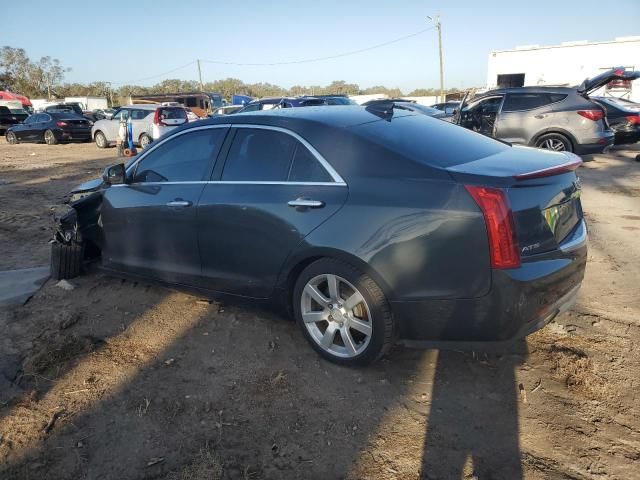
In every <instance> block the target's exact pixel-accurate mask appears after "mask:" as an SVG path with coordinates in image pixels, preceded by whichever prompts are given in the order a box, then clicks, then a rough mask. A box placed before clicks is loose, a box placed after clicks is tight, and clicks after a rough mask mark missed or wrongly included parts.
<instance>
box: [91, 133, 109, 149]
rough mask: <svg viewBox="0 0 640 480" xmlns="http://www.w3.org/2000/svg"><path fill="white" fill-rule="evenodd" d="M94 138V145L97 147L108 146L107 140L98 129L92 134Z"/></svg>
mask: <svg viewBox="0 0 640 480" xmlns="http://www.w3.org/2000/svg"><path fill="white" fill-rule="evenodd" d="M94 140H95V141H96V146H97V147H98V148H107V146H109V142H107V137H105V136H104V133H102V132H101V131H100V130H98V131H97V132H96V134H95V136H94Z"/></svg>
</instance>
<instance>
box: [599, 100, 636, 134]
mask: <svg viewBox="0 0 640 480" xmlns="http://www.w3.org/2000/svg"><path fill="white" fill-rule="evenodd" d="M594 100H596V101H597V102H598V103H599V104H600V105H602V106H603V107H604V108H605V110H606V111H607V122H609V125H610V126H611V130H613V132H614V133H615V141H614V143H615V144H616V145H623V144H627V143H636V142H638V141H640V103H635V102H632V101H630V100H625V99H622V98H615V97H597V98H595V99H594Z"/></svg>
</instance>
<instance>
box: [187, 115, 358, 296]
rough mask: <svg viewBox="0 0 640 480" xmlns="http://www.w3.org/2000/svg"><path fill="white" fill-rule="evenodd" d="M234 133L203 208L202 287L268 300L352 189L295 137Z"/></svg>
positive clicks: (261, 130) (245, 128) (252, 129)
mask: <svg viewBox="0 0 640 480" xmlns="http://www.w3.org/2000/svg"><path fill="white" fill-rule="evenodd" d="M234 127H237V128H234V129H233V132H232V135H233V139H232V142H231V144H230V147H229V149H228V154H227V155H226V161H225V163H224V168H223V169H222V168H221V167H222V165H220V167H217V168H216V172H215V174H214V177H213V178H214V181H212V182H210V183H208V184H207V185H206V186H205V189H204V191H203V193H202V197H201V198H200V202H199V204H198V239H199V244H200V256H201V259H202V274H203V282H204V284H205V285H206V286H207V288H210V289H212V290H216V291H221V292H227V293H232V294H235V295H242V296H248V297H254V298H266V297H269V296H270V295H271V294H272V291H273V288H274V285H275V282H276V278H277V276H278V273H279V271H280V268H281V267H282V265H283V263H284V261H285V260H286V258H287V256H288V255H289V253H290V252H291V251H292V250H293V249H294V247H296V246H297V245H299V244H300V242H303V241H304V238H305V237H306V236H307V235H308V234H309V233H310V232H311V231H312V230H313V229H315V228H316V227H318V226H319V225H320V224H321V223H323V222H324V221H325V220H326V219H328V218H329V217H330V216H331V215H333V214H334V213H335V212H336V211H338V209H340V207H341V206H342V205H343V204H344V202H345V200H346V198H347V187H346V184H345V183H344V181H343V180H342V178H341V177H340V176H339V175H338V174H337V173H336V172H335V171H334V170H333V168H332V167H331V166H330V165H329V164H328V162H326V160H325V159H323V158H322V157H321V156H320V154H319V153H318V152H317V151H316V150H315V149H314V148H313V147H312V146H311V145H310V144H309V143H308V142H306V141H305V140H304V139H303V138H302V137H300V136H299V135H297V134H295V133H294V132H291V131H289V130H286V129H281V128H276V127H265V126H251V125H235V126H234Z"/></svg>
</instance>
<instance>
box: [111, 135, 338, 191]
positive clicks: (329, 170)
mask: <svg viewBox="0 0 640 480" xmlns="http://www.w3.org/2000/svg"><path fill="white" fill-rule="evenodd" d="M210 128H253V129H257V130H274V131H276V132H281V133H285V134H287V135H290V136H292V137H293V138H295V139H296V140H298V141H299V142H300V143H301V144H302V145H304V146H305V147H306V148H307V150H309V151H310V152H311V154H312V155H313V156H314V157H315V159H316V160H317V161H318V162H319V163H320V165H322V167H323V168H324V169H325V170H326V171H327V173H328V174H329V176H330V177H331V178H332V179H333V182H287V181H281V182H269V181H264V182H262V181H241V180H238V181H231V180H196V181H184V182H140V183H131V184H125V185H179V184H198V183H220V184H237V185H325V186H327V185H335V186H341V187H343V186H346V185H347V183H346V182H345V181H344V179H343V178H342V177H341V176H340V174H339V173H338V172H336V170H335V169H334V168H333V167H332V166H331V164H330V163H329V162H328V161H327V160H326V159H325V158H324V157H323V156H322V155H321V154H320V152H318V151H317V150H316V149H315V148H314V147H313V145H311V144H310V143H309V142H307V141H306V140H305V139H304V138H302V137H301V136H300V135H298V134H297V133H296V132H293V131H291V130H288V129H286V128H282V127H275V126H271V125H255V124H250V123H241V124H237V123H224V124H219V125H202V126H200V127H194V128H188V129H186V130H183V131H182V132H178V133H176V134H175V135H171V136H170V137H167V138H165V139H164V140H161V141H159V142H157V143H155V142H154V143H152V144H151V146H150V147H149V148H148V150H146V151H144V152H142V153H141V154H140V157H139V158H138V159H137V160H136V161H135V162H133V163H132V164H131V165H129V168H127V171H126V173H127V175H128V174H129V172H130V171H135V168H136V167H137V165H138V163H140V162H141V161H142V160H144V158H145V157H146V156H147V155H149V154H150V153H151V152H153V151H154V150H155V149H156V148H158V147H160V145H162V144H164V143H165V142H167V141H169V140H171V139H173V138H175V137H178V136H180V135H184V134H187V133H189V132H196V131H199V130H207V129H210ZM113 186H114V187H115V186H117V185H113Z"/></svg>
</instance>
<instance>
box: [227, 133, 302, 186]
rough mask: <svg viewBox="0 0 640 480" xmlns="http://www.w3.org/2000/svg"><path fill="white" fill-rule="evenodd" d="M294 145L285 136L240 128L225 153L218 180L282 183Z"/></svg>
mask: <svg viewBox="0 0 640 480" xmlns="http://www.w3.org/2000/svg"><path fill="white" fill-rule="evenodd" d="M296 143H297V141H296V139H295V138H293V137H292V136H291V135H287V134H286V133H282V132H277V131H274V130H261V129H251V128H240V129H238V131H237V133H236V136H235V138H234V140H233V144H232V145H231V149H230V150H229V155H228V157H227V162H226V164H225V166H224V171H223V172H222V180H224V181H259V182H284V181H286V180H287V177H288V175H289V169H290V166H291V159H292V157H293V151H294V149H295V147H296Z"/></svg>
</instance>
